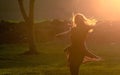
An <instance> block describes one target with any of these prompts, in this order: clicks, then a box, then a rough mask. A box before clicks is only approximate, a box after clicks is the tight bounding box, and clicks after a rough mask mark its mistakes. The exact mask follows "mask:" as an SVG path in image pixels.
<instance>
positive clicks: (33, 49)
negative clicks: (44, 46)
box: [18, 0, 38, 54]
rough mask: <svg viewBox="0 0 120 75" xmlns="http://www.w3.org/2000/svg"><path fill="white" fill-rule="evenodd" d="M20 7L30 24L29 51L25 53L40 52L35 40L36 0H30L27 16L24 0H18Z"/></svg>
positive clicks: (26, 21) (28, 24)
mask: <svg viewBox="0 0 120 75" xmlns="http://www.w3.org/2000/svg"><path fill="white" fill-rule="evenodd" d="M18 2H19V7H20V10H21V13H22V16H23V18H24V20H25V23H26V25H27V26H28V43H29V51H27V52H25V53H24V54H38V51H37V49H36V40H35V30H34V3H35V0H30V2H29V14H28V16H27V14H26V12H25V9H24V6H23V0H18Z"/></svg>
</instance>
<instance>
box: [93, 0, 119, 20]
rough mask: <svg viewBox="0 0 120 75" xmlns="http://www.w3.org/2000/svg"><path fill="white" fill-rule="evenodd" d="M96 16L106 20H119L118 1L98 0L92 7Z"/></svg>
mask: <svg viewBox="0 0 120 75" xmlns="http://www.w3.org/2000/svg"><path fill="white" fill-rule="evenodd" d="M94 8H95V9H94V10H95V11H96V12H97V14H98V15H101V16H103V18H105V19H108V20H119V19H120V0H98V1H97V2H96V3H95V5H94Z"/></svg>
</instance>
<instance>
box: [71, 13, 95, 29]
mask: <svg viewBox="0 0 120 75" xmlns="http://www.w3.org/2000/svg"><path fill="white" fill-rule="evenodd" d="M72 15H73V17H72V23H73V24H72V25H73V26H72V27H76V24H75V18H76V16H81V17H82V18H83V19H82V20H83V22H84V23H85V24H86V25H89V26H94V25H95V24H96V22H97V20H96V19H93V18H91V19H88V18H87V17H85V16H84V15H83V14H81V13H76V14H74V13H73V14H72Z"/></svg>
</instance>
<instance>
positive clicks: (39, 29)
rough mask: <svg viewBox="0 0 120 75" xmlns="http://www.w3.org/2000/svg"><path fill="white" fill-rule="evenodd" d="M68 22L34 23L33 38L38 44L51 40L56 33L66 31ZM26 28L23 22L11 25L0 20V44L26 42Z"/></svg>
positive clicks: (11, 23)
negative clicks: (34, 37)
mask: <svg viewBox="0 0 120 75" xmlns="http://www.w3.org/2000/svg"><path fill="white" fill-rule="evenodd" d="M68 22H69V21H60V20H57V19H55V20H52V21H49V20H46V21H43V22H40V23H35V36H36V38H37V41H38V42H46V41H49V40H52V39H53V38H54V37H55V35H56V34H57V33H60V32H63V31H65V30H67V29H68V27H69V26H68V25H67V24H68ZM27 35H28V27H27V25H25V23H24V22H19V23H13V22H9V21H4V20H1V22H0V44H11V43H13V44H15V43H21V44H22V43H27V42H28V38H27Z"/></svg>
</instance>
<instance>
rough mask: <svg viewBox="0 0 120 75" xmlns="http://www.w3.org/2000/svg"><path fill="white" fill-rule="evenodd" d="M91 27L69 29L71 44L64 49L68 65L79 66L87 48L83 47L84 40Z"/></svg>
mask: <svg viewBox="0 0 120 75" xmlns="http://www.w3.org/2000/svg"><path fill="white" fill-rule="evenodd" d="M90 29H91V27H89V26H87V25H85V26H83V27H75V28H72V29H71V32H70V33H71V45H70V46H69V47H67V48H66V49H65V52H66V55H67V59H68V63H69V65H74V66H79V65H80V64H81V63H82V62H83V59H84V57H85V56H86V55H87V53H89V52H88V50H87V49H86V47H85V40H86V37H87V34H88V31H89V30H90Z"/></svg>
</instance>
